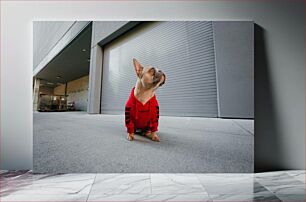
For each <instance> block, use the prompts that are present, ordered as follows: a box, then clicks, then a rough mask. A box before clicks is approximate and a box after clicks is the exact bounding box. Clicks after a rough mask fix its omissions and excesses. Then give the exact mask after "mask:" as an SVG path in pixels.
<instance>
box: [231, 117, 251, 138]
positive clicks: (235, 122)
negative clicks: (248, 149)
mask: <svg viewBox="0 0 306 202" xmlns="http://www.w3.org/2000/svg"><path fill="white" fill-rule="evenodd" d="M233 122H234V123H235V124H236V125H238V126H239V127H240V128H242V129H243V130H245V131H246V132H247V133H249V134H251V135H252V136H254V133H252V132H251V131H249V130H248V129H246V128H245V127H243V126H242V125H240V124H239V123H237V122H236V121H235V120H233Z"/></svg>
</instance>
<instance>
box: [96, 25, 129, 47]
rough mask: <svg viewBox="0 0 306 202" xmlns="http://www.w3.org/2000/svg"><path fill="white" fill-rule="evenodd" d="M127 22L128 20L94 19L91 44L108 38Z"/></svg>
mask: <svg viewBox="0 0 306 202" xmlns="http://www.w3.org/2000/svg"><path fill="white" fill-rule="evenodd" d="M127 23H128V21H117V22H115V21H94V22H93V25H92V40H91V46H92V47H94V46H95V45H97V44H98V43H99V42H100V41H101V40H103V39H105V38H107V37H108V36H109V35H111V34H112V33H113V32H115V31H116V30H118V29H120V28H121V27H122V26H124V25H125V24H127Z"/></svg>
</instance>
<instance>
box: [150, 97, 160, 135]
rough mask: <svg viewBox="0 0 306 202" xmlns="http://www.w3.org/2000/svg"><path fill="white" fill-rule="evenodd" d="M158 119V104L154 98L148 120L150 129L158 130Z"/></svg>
mask: <svg viewBox="0 0 306 202" xmlns="http://www.w3.org/2000/svg"><path fill="white" fill-rule="evenodd" d="M158 120H159V105H158V102H157V100H155V102H154V105H153V107H152V114H151V121H150V130H151V131H152V132H155V131H157V130H158Z"/></svg>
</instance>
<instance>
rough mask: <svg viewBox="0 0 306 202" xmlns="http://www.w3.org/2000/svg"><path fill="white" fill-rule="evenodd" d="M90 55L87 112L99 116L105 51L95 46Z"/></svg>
mask: <svg viewBox="0 0 306 202" xmlns="http://www.w3.org/2000/svg"><path fill="white" fill-rule="evenodd" d="M90 55H91V56H90V68H89V89H88V106H87V112H88V113H89V114H98V113H100V102H101V101H100V100H101V82H102V61H103V50H102V48H101V47H100V46H99V45H95V46H94V47H93V48H92V49H91V54H90Z"/></svg>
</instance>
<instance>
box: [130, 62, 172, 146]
mask: <svg viewBox="0 0 306 202" xmlns="http://www.w3.org/2000/svg"><path fill="white" fill-rule="evenodd" d="M133 63H134V68H135V73H136V76H137V81H136V85H135V86H134V87H133V88H132V91H131V93H130V97H129V99H128V100H127V102H126V104H125V126H126V128H127V139H128V140H130V141H132V140H133V139H134V134H135V133H136V132H137V131H140V132H141V133H143V134H144V135H145V136H146V137H148V138H150V139H152V140H153V141H157V142H159V141H160V139H159V137H158V135H157V131H158V120H159V105H158V102H157V99H156V95H155V92H156V90H157V88H159V87H160V86H162V85H163V84H164V83H165V81H166V75H165V74H164V73H163V72H162V71H161V70H159V69H158V68H155V67H153V66H146V67H143V66H142V65H141V64H140V63H139V62H138V61H137V60H136V59H135V58H134V59H133Z"/></svg>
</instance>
